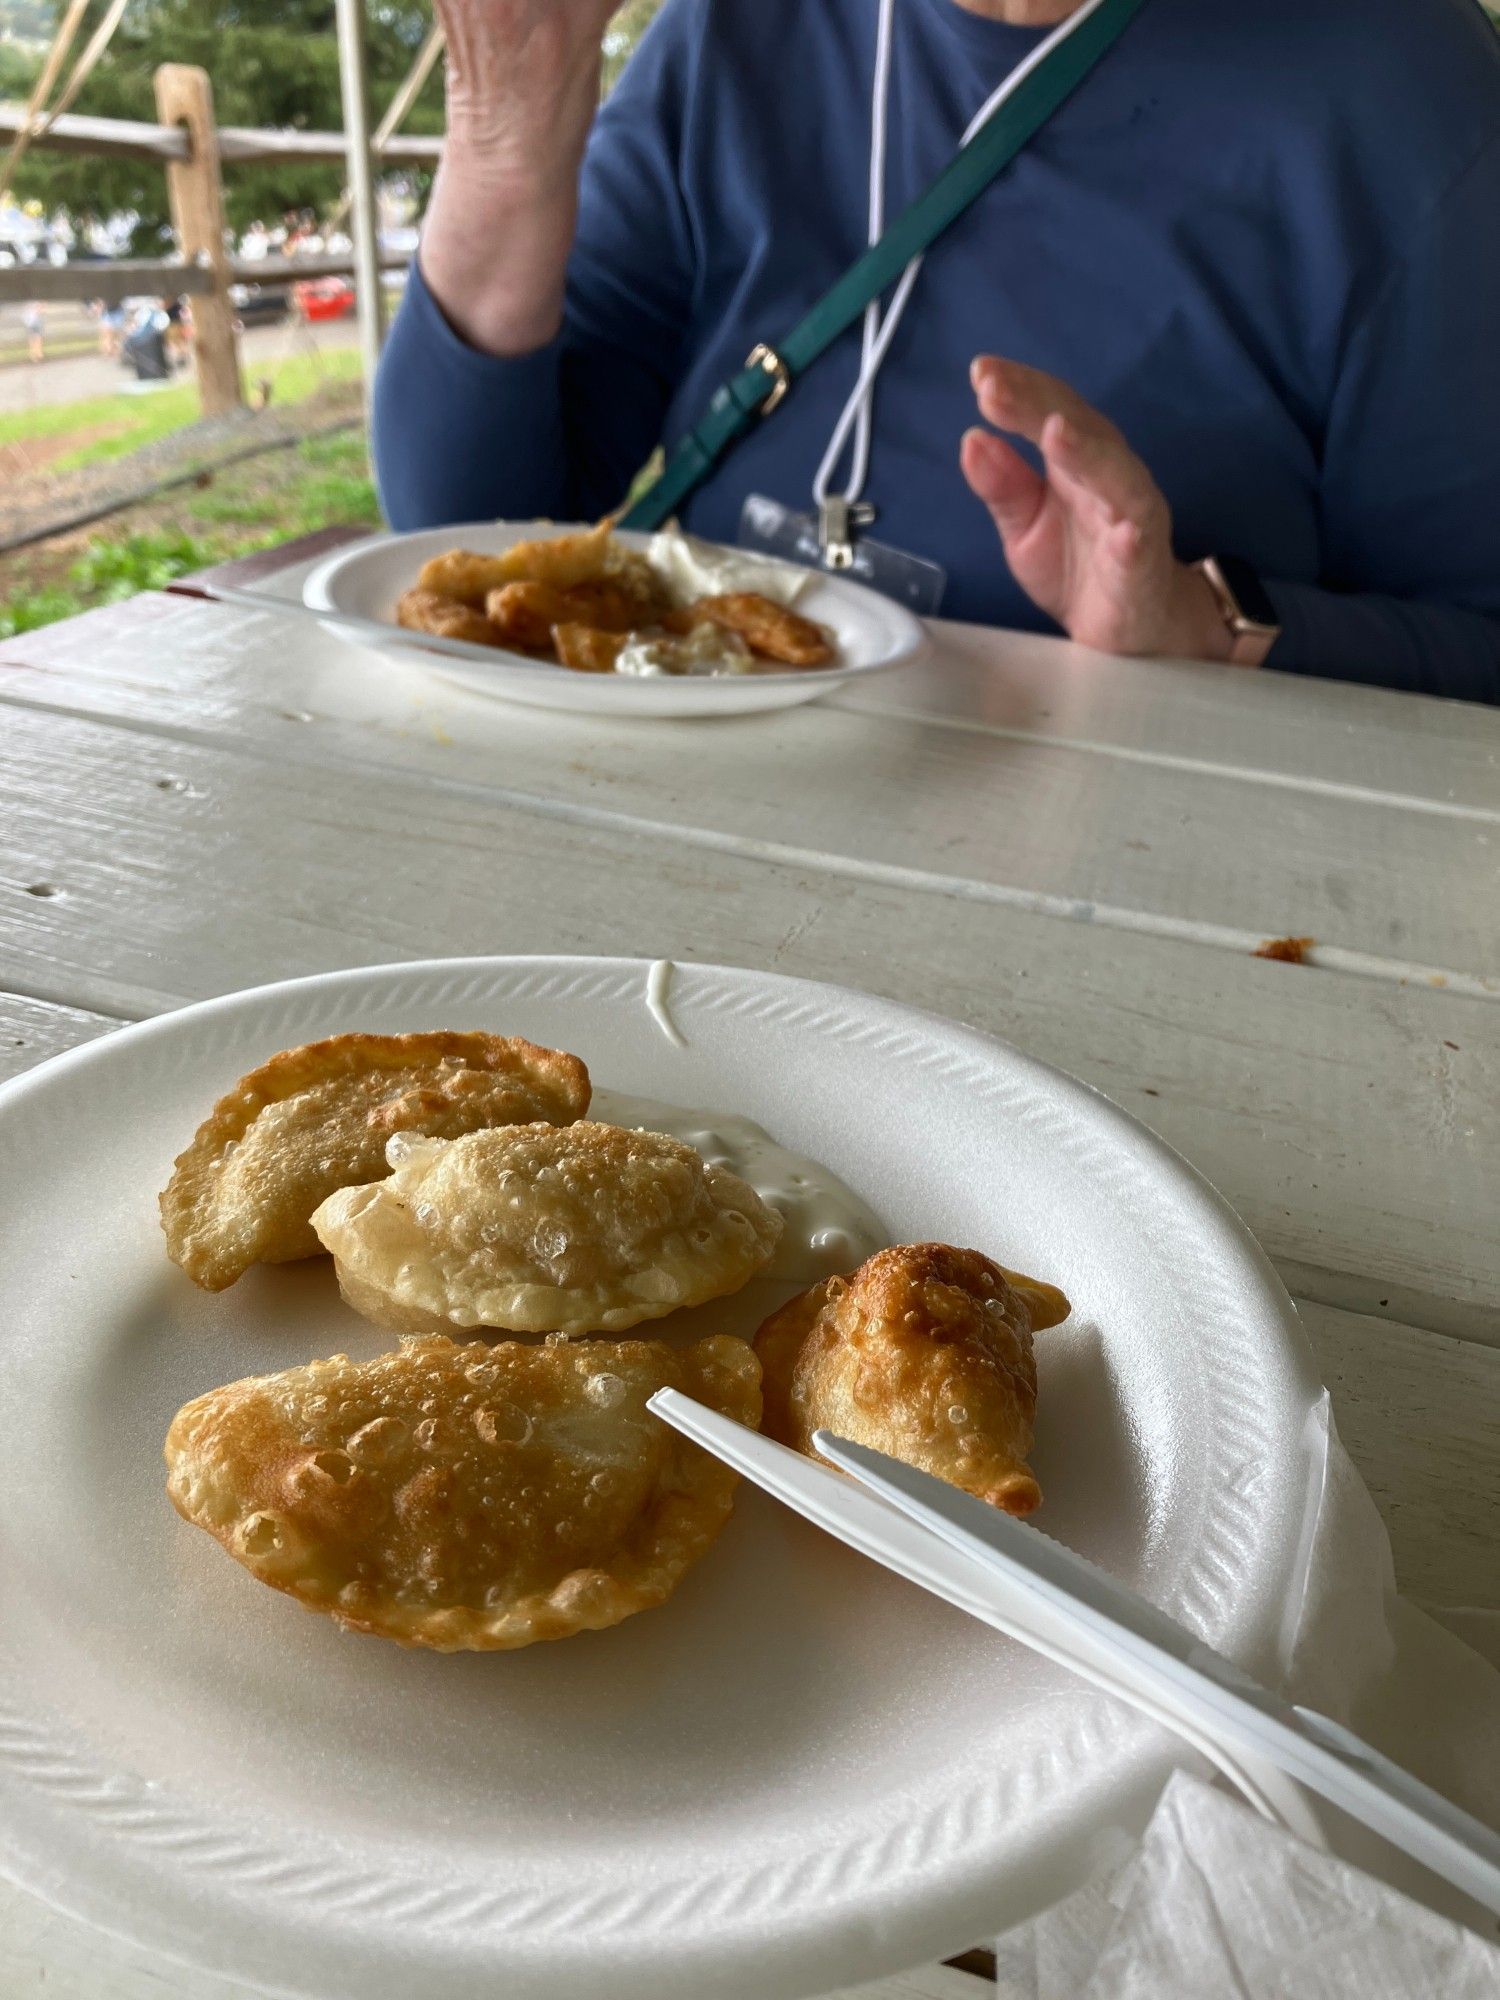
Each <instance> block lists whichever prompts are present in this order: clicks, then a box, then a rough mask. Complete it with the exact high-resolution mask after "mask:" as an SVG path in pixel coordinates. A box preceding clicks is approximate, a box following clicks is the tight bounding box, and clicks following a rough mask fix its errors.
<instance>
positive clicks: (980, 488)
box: [960, 354, 1230, 660]
mask: <svg viewBox="0 0 1500 2000" xmlns="http://www.w3.org/2000/svg"><path fill="white" fill-rule="evenodd" d="M970 378H971V380H972V382H973V385H974V393H975V396H976V397H977V399H978V403H979V414H980V415H981V416H982V417H984V418H985V419H986V421H987V422H989V423H991V424H993V425H994V426H995V429H996V430H1000V431H1009V432H1011V433H1012V434H1013V435H1014V436H1017V437H1023V438H1025V439H1027V440H1028V442H1030V443H1031V444H1033V445H1035V446H1036V447H1037V449H1038V450H1039V451H1040V453H1041V455H1042V470H1041V471H1040V472H1038V471H1036V470H1034V469H1033V467H1032V466H1031V465H1029V464H1028V463H1027V461H1026V460H1025V459H1024V458H1022V456H1021V455H1020V453H1019V452H1018V451H1017V450H1016V449H1015V447H1014V446H1013V445H1011V444H1008V443H1007V442H1006V441H1005V439H1004V438H1001V437H997V436H996V435H995V433H994V431H987V430H980V429H977V428H976V429H974V430H971V431H967V432H965V434H964V440H963V444H962V446H961V448H960V463H961V465H962V467H963V472H964V477H965V478H966V479H967V480H968V482H969V484H970V486H971V487H972V488H973V489H974V491H975V493H977V494H978V496H979V498H980V499H981V500H982V501H983V502H984V504H985V505H986V506H987V507H988V508H989V510H990V514H991V516H992V517H993V519H994V523H995V527H996V529H997V530H998V531H999V535H1000V540H1001V543H1002V544H1003V546H1004V549H1005V559H1006V561H1007V562H1008V563H1009V564H1010V570H1011V574H1012V575H1013V576H1014V577H1015V579H1016V582H1017V583H1019V584H1020V586H1021V588H1022V589H1023V590H1024V591H1025V592H1026V594H1027V596H1028V597H1030V598H1031V600H1032V602H1033V603H1035V604H1037V605H1039V606H1040V607H1041V609H1042V610H1043V611H1046V612H1048V613H1049V614H1050V615H1051V616H1052V617H1053V618H1055V619H1056V620H1057V622H1058V624H1059V625H1061V626H1062V628H1063V630H1064V631H1065V632H1067V634H1068V635H1069V637H1070V638H1073V639H1076V640H1077V641H1078V642H1079V644H1080V645H1084V646H1094V647H1097V648H1098V649H1099V651H1101V652H1105V653H1134V654H1146V655H1153V656H1155V657H1158V658H1163V657H1166V658H1179V659H1194V660H1212V659H1226V658H1227V657H1228V653H1229V646H1230V633H1229V630H1228V628H1227V626H1226V625H1225V623H1224V619H1223V616H1222V613H1221V612H1220V610H1219V607H1218V604H1217V602H1216V600H1215V598H1214V594H1213V592H1212V590H1211V589H1210V588H1209V586H1208V584H1207V582H1206V581H1205V580H1204V578H1203V577H1202V576H1201V575H1200V574H1199V573H1198V571H1197V570H1195V569H1193V568H1191V567H1190V566H1189V565H1188V564H1186V563H1182V562H1179V561H1178V560H1177V556H1176V554H1175V552H1174V550H1173V547H1172V517H1171V512H1170V510H1169V509H1168V506H1167V503H1166V500H1165V499H1164V498H1163V496H1162V492H1161V489H1160V487H1159V486H1158V485H1157V483H1156V481H1155V480H1154V479H1153V478H1152V477H1151V474H1150V472H1149V471H1148V470H1147V469H1146V467H1145V465H1144V464H1143V463H1142V462H1141V460H1140V459H1139V458H1137V457H1136V455H1135V453H1134V452H1133V451H1132V450H1131V449H1130V446H1129V445H1128V444H1127V443H1126V442H1125V440H1124V438H1123V437H1122V436H1121V435H1120V433H1119V431H1117V430H1116V429H1115V427H1114V425H1113V424H1112V423H1110V421H1109V419H1108V418H1107V417H1103V416H1101V415H1100V413H1099V412H1098V411H1097V410H1096V409H1094V408H1092V407H1091V405H1089V404H1088V403H1086V402H1085V401H1084V400H1083V398H1082V397H1081V396H1079V395H1077V394H1075V392H1074V391H1073V390H1072V389H1070V388H1069V387H1068V385H1067V383H1066V382H1060V381H1059V380H1058V379H1057V377H1056V376H1055V375H1047V374H1044V373H1043V372H1042V370H1041V369H1039V368H1027V367H1025V366H1023V365H1022V364H1021V363H1020V362H1018V361H1004V360H1001V359H1000V358H999V357H998V356H996V355H992V354H983V355H981V356H980V357H979V358H978V360H976V361H975V363H974V364H973V367H972V369H971V370H970Z"/></svg>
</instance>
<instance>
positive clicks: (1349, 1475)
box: [996, 1394, 1500, 2000]
mask: <svg viewBox="0 0 1500 2000" xmlns="http://www.w3.org/2000/svg"><path fill="white" fill-rule="evenodd" d="M1313 1422H1314V1429H1315V1436H1314V1438H1313V1439H1312V1440H1311V1442H1312V1443H1313V1445H1314V1447H1315V1453H1316V1454H1317V1455H1319V1456H1320V1457H1321V1463H1322V1468H1323V1475H1322V1482H1321V1492H1320V1494H1319V1495H1318V1497H1317V1502H1316V1506H1315V1509H1314V1510H1313V1513H1312V1521H1311V1530H1310V1533H1309V1535H1308V1537H1307V1542H1306V1547H1305V1552H1304V1558H1303V1563H1302V1566H1301V1570H1300V1573H1299V1575H1298V1576H1297V1577H1296V1578H1294V1579H1293V1584H1292V1588H1291V1590H1290V1591H1289V1594H1288V1618H1287V1624H1286V1638H1285V1641H1284V1643H1283V1647H1282V1658H1281V1662H1280V1664H1281V1680H1282V1685H1283V1687H1284V1689H1285V1690H1286V1691H1288V1692H1290V1693H1291V1694H1292V1695H1294V1696H1295V1698H1296V1699H1297V1700H1299V1701H1302V1702H1305V1703H1307V1704H1309V1705H1310V1706H1312V1707H1314V1708H1319V1709H1321V1710H1322V1711H1323V1712H1324V1714H1326V1715H1330V1716H1332V1717H1334V1718H1335V1720H1337V1721H1340V1722H1345V1723H1347V1724H1348V1725H1349V1726H1350V1727H1351V1728H1352V1729H1355V1730H1357V1731H1358V1732H1359V1734H1360V1735H1362V1736H1364V1737H1365V1738H1367V1739H1368V1741H1370V1742H1371V1743H1374V1744H1375V1745H1376V1746H1377V1747H1378V1748H1380V1749H1382V1750H1384V1751H1385V1752H1386V1754H1387V1755H1388V1756H1390V1757H1393V1758H1394V1759H1395V1760H1396V1761H1397V1762H1398V1763H1401V1764H1404V1765H1405V1766H1406V1768H1407V1769H1408V1770H1410V1771H1413V1772H1414V1773H1415V1774H1416V1775H1417V1776H1418V1777H1420V1778H1423V1779H1425V1780H1426V1781H1427V1783H1428V1784H1430V1785H1432V1786H1434V1787H1435V1788H1436V1789H1437V1790H1438V1791H1440V1792H1443V1793H1444V1794H1446V1796H1447V1797H1449V1798H1450V1799H1452V1800H1454V1801H1455V1802H1456V1803H1457V1804H1459V1805H1461V1806H1463V1807H1465V1808H1466V1809H1467V1810H1468V1811H1469V1812H1471V1813H1473V1814H1474V1815H1475V1816H1476V1817H1477V1818H1479V1819H1481V1820H1484V1821H1486V1822H1487V1823H1488V1824H1490V1825H1492V1826H1497V1827H1500V1672H1497V1671H1496V1668H1495V1667H1494V1666H1493V1665H1491V1663H1490V1661H1489V1660H1488V1659H1485V1658H1482V1657H1481V1656H1480V1654H1479V1653H1478V1652H1476V1651H1474V1650H1473V1649H1472V1648H1471V1647H1470V1646H1468V1645H1465V1644H1464V1642H1463V1640H1462V1639H1460V1638H1459V1637H1458V1636H1456V1630H1455V1629H1450V1628H1449V1627H1448V1626H1447V1625H1442V1624H1439V1623H1437V1622H1436V1620H1435V1619H1434V1618H1432V1617H1429V1616H1428V1615H1427V1614H1426V1613H1425V1612H1423V1611H1421V1610H1419V1609H1418V1608H1417V1607H1416V1606H1415V1605H1414V1604H1411V1603H1409V1602H1408V1601H1407V1600H1406V1599H1404V1598H1401V1597H1399V1596H1398V1595H1397V1593H1396V1588H1395V1579H1394V1575H1393V1572H1392V1568H1391V1552H1390V1543H1389V1541H1388V1540H1387V1538H1386V1533H1385V1527H1384V1524H1383V1523H1382V1522H1381V1519H1380V1516H1379V1514H1378V1513H1377V1512H1376V1509H1375V1503H1374V1502H1373V1501H1372V1500H1371V1498H1370V1495H1369V1493H1368V1491H1367V1490H1366V1488H1365V1485H1364V1482H1363V1481H1362V1480H1361V1479H1360V1476H1359V1474H1358V1473H1357V1472H1356V1471H1355V1469H1354V1466H1353V1464H1352V1463H1351V1462H1350V1459H1349V1456H1348V1454H1347V1453H1346V1452H1345V1450H1344V1448H1343V1446H1342V1444H1341V1443H1340V1442H1339V1438H1338V1434H1337V1432H1336V1430H1335V1429H1334V1425H1333V1419H1332V1414H1331V1411H1330V1408H1329V1403H1328V1398H1327V1396H1326V1394H1325V1396H1324V1397H1323V1400H1322V1403H1321V1405H1320V1406H1319V1408H1318V1410H1317V1411H1316V1412H1315V1415H1314V1419H1313ZM1444 1615H1445V1616H1452V1617H1453V1624H1454V1627H1455V1628H1457V1630H1463V1629H1465V1621H1464V1619H1463V1616H1462V1614H1444ZM1480 1627H1481V1629H1486V1630H1487V1629H1488V1628H1487V1626H1486V1625H1485V1622H1484V1621H1480ZM1182 1765H1183V1767H1184V1768H1183V1770H1182V1771H1181V1772H1179V1773H1178V1774H1177V1775H1175V1776H1174V1777H1173V1778H1172V1779H1171V1780H1170V1781H1169V1783H1168V1785H1167V1787H1166V1789H1165V1791H1164V1792H1163V1794H1162V1798H1161V1802H1160V1804H1159V1805H1158V1807H1157V1810H1156V1813H1155V1815H1154V1817H1153V1818H1152V1820H1151V1822H1150V1825H1149V1827H1148V1829H1147V1831H1146V1834H1145V1837H1144V1839H1143V1841H1142V1844H1141V1846H1140V1848H1139V1849H1138V1850H1137V1852H1136V1853H1135V1855H1134V1856H1133V1857H1132V1858H1131V1859H1129V1860H1127V1861H1126V1862H1125V1863H1124V1864H1123V1865H1121V1866H1118V1867H1116V1868H1115V1869H1114V1870H1113V1871H1112V1872H1109V1873H1108V1874H1106V1875H1104V1876H1101V1877H1100V1878H1098V1879H1096V1880H1095V1881H1093V1882H1091V1883H1089V1884H1088V1885H1087V1886H1086V1887H1084V1888H1083V1889H1080V1890H1079V1891H1078V1892H1077V1893H1076V1894H1075V1895H1072V1896H1070V1897H1068V1898H1067V1899H1066V1900H1065V1901H1064V1902H1062V1903H1059V1904H1058V1905H1056V1906H1055V1907H1054V1908H1053V1909H1052V1910H1049V1911H1048V1912H1046V1913H1045V1914H1044V1915H1043V1916H1041V1917H1039V1918H1036V1919H1034V1920H1033V1921H1032V1922H1030V1923H1027V1924H1023V1925H1021V1926H1019V1927H1018V1928H1017V1929H1016V1930H1014V1931H1011V1932H1008V1933H1007V1934H1006V1936H1005V1937H1003V1938H1001V1939H1000V1940H999V1941H998V1943H997V1946H996V1959H997V1970H998V1977H999V1984H1000V1994H1001V1996H1002V2000H1148V1996H1149V2000H1176V1996H1179V1995H1181V1996H1183V2000H1188V1996H1191V2000H1219V1996H1220V1995H1223V1996H1225V2000H1231V1996H1233V2000H1263V1996H1268V1995H1271V1994H1274V1995H1275V1996H1276V2000H1304V1996H1305V2000H1324V1996H1334V1995H1337V1996H1339V2000H1345V1996H1349V1995H1357V1996H1358V2000H1414V1996H1416V1995H1427V1994H1433V1995H1436V1994H1439V1993H1441V1994H1442V1995H1443V1996H1444V2000H1468V1996H1470V1995H1471V1994H1472V1995H1473V1996H1475V2000H1479V1996H1480V1995H1483V1996H1485V2000H1494V1996H1495V1995H1497V1994H1500V1949H1497V1947H1496V1943H1495V1942H1494V1941H1495V1940H1496V1938H1497V1926H1496V1924H1495V1922H1494V1920H1493V1919H1492V1918H1490V1917H1489V1916H1487V1915H1486V1914H1485V1913H1482V1912H1480V1911H1479V1909H1478V1907H1477V1906H1476V1905H1474V1904H1472V1903H1470V1902H1468V1901H1467V1899H1465V1898H1463V1897H1461V1896H1460V1895H1459V1894H1458V1893H1457V1892H1456V1891H1450V1890H1448V1889H1446V1888H1445V1886H1444V1885H1442V1884H1441V1883H1438V1882H1436V1881H1435V1879H1434V1878H1433V1877H1432V1876H1430V1875H1428V1874H1427V1873H1426V1872H1425V1870H1422V1869H1420V1868H1419V1867H1417V1865H1416V1864H1415V1863H1408V1862H1406V1861H1405V1860H1404V1859H1403V1857H1401V1856H1399V1855H1396V1854H1394V1852H1393V1851H1392V1850H1391V1849H1390V1848H1388V1847H1386V1846H1385V1845H1384V1844H1383V1843H1382V1842H1379V1841H1377V1840H1376V1839H1375V1838H1374V1837H1373V1836H1371V1835H1367V1834H1365V1833H1364V1831H1363V1829H1362V1828H1358V1827H1355V1826H1354V1825H1353V1824H1352V1823H1351V1822H1350V1821H1348V1820H1345V1819H1343V1818H1342V1817H1341V1816H1334V1815H1329V1814H1327V1813H1326V1809H1322V1808H1319V1810H1320V1814H1321V1815H1322V1816H1323V1817H1325V1819H1326V1821H1327V1830H1328V1835H1329V1842H1330V1846H1331V1848H1332V1849H1333V1853H1331V1854H1328V1855H1324V1854H1320V1853H1318V1852H1317V1851H1316V1850H1314V1849H1312V1848H1309V1847H1306V1846H1304V1845H1303V1844H1302V1843H1300V1842H1298V1841H1296V1840H1294V1839H1293V1838H1292V1837H1291V1836H1290V1835H1287V1834H1284V1833H1282V1832H1281V1831H1280V1830H1279V1829H1277V1828H1273V1827H1270V1826H1268V1825H1267V1824H1266V1823H1265V1822H1264V1821H1263V1820H1260V1819H1259V1818H1257V1816H1256V1815H1255V1814H1254V1813H1252V1812H1250V1811H1249V1809H1248V1808H1246V1807H1244V1806H1242V1805H1241V1804H1240V1803H1239V1802H1238V1801H1237V1800H1235V1799H1233V1798H1232V1797H1230V1796H1228V1795H1226V1794H1225V1793H1223V1792H1220V1791H1218V1790H1216V1789H1214V1788H1213V1787H1212V1786H1211V1785H1209V1784H1206V1783H1204V1782H1203V1781H1202V1779H1201V1778H1200V1777H1196V1776H1190V1775H1188V1774H1189V1773H1191V1772H1196V1771H1198V1770H1199V1769H1200V1767H1199V1765H1198V1763H1197V1760H1196V1759H1195V1758H1194V1757H1193V1756H1192V1755H1191V1754H1190V1753H1185V1754H1184V1755H1183V1758H1182ZM1366 1871H1369V1872H1366ZM1376 1878H1378V1879H1376ZM1398 1892H1400V1893H1398ZM1413 1899H1415V1900H1413ZM1453 1919H1458V1920H1459V1921H1457V1922H1455V1921H1453ZM1486 1940H1489V1941H1488V1942H1487V1941H1486Z"/></svg>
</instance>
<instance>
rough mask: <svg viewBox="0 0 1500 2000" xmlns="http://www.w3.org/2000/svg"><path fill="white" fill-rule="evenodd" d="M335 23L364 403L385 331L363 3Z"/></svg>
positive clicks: (341, 5)
mask: <svg viewBox="0 0 1500 2000" xmlns="http://www.w3.org/2000/svg"><path fill="white" fill-rule="evenodd" d="M337 20H338V35H339V81H340V84H341V85H342V88H343V97H344V144H345V147H346V149H347V156H348V181H349V227H350V234H351V235H352V237H353V239H354V288H355V303H356V305H357V307H358V310H359V351H360V359H361V361H362V363H363V365H364V375H365V401H366V403H367V404H368V402H369V399H370V396H371V394H372V393H373V391H374V388H375V365H376V363H377V362H378V361H379V359H380V345H381V339H382V337H383V335H384V332H385V295H384V293H383V292H382V291H381V287H380V259H379V226H380V218H379V215H378V214H377V212H376V206H375V166H374V160H373V157H372V154H371V151H370V92H369V85H368V80H367V77H366V73H365V7H364V0H337Z"/></svg>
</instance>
